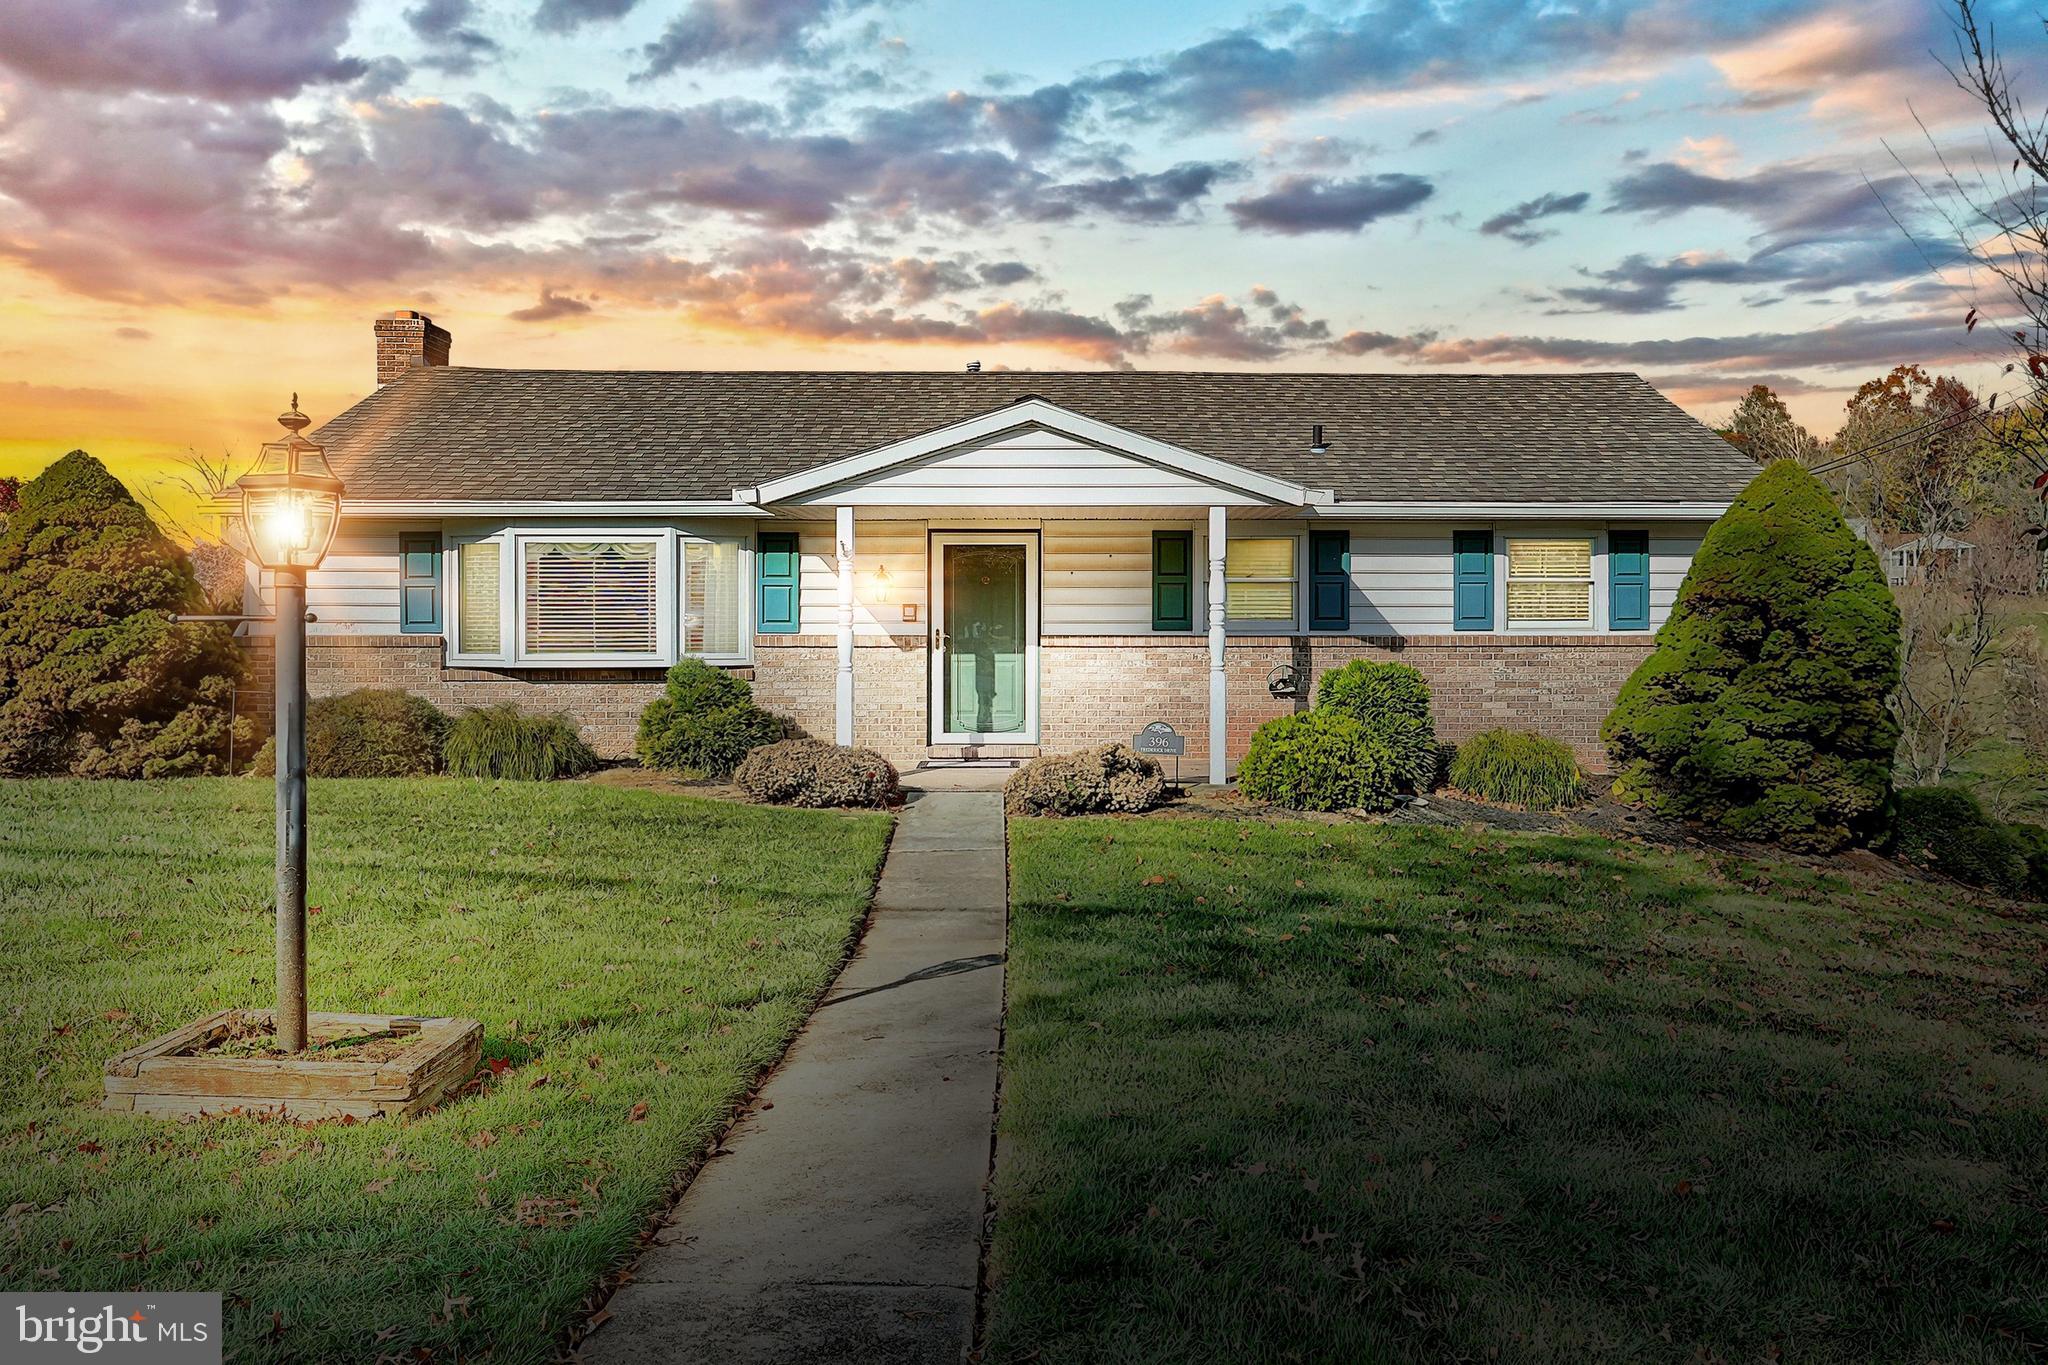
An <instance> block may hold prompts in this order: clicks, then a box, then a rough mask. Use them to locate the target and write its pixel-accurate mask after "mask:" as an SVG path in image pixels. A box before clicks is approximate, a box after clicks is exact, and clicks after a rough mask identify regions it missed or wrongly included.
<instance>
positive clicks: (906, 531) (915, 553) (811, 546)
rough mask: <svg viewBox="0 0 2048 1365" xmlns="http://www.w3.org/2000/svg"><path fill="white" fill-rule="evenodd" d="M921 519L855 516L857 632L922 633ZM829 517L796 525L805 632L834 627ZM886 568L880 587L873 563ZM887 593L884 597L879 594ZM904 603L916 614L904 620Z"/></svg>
mask: <svg viewBox="0 0 2048 1365" xmlns="http://www.w3.org/2000/svg"><path fill="white" fill-rule="evenodd" d="M925 535H926V531H925V523H923V522H922V521H864V520H856V521H855V522H854V528H853V599H854V607H853V630H854V633H855V634H856V635H868V636H877V635H914V636H915V635H923V634H924V632H925V629H926V622H927V620H928V618H927V616H926V614H925V609H926V607H927V606H928V605H929V603H928V602H927V601H926V593H925ZM832 537H833V529H832V525H831V523H830V522H824V523H805V524H804V525H802V526H800V527H799V528H798V535H797V549H798V551H799V552H800V553H801V554H802V556H803V568H802V575H801V577H800V579H799V581H798V591H799V593H800V594H801V600H800V605H799V607H798V613H799V614H798V617H797V625H798V628H799V629H800V630H801V631H802V632H803V633H804V634H806V635H829V634H831V633H832V632H833V631H835V630H837V629H839V558H838V549H837V547H836V546H834V545H833V543H832ZM884 568H886V569H887V570H888V575H889V581H888V585H887V587H886V588H884V586H883V584H882V582H881V580H880V579H879V578H877V577H876V573H875V571H876V570H877V569H884ZM884 598H886V599H887V600H883V599H884ZM905 603H911V604H914V605H915V606H916V607H917V619H916V620H915V621H905V620H904V619H903V606H904V604H905Z"/></svg>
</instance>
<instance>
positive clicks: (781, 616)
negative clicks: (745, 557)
mask: <svg viewBox="0 0 2048 1365" xmlns="http://www.w3.org/2000/svg"><path fill="white" fill-rule="evenodd" d="M802 577H803V556H802V555H800V554H798V553H797V548H796V532H794V531H763V532H761V534H760V536H759V538H757V539H756V540H755V542H754V629H755V630H756V631H759V632H760V633H761V634H763V635H794V634H796V632H797V619H798V614H799V607H800V602H801V598H802V582H801V580H802Z"/></svg>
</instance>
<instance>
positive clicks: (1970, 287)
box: [0, 0, 2048, 492]
mask: <svg viewBox="0 0 2048 1365" xmlns="http://www.w3.org/2000/svg"><path fill="white" fill-rule="evenodd" d="M1979 8H1980V10H1983V11H1985V12H1986V13H1987V14H1988V15H1989V16H1990V17H1991V18H1993V19H1994V20H1996V21H1997V22H1998V25H1999V28H1998V33H1999V38H2000V42H2001V46H2002V48H2003V49H2004V51H2005V53H2006V56H2007V59H2008V63H2009V65H2011V66H2012V67H2013V68H2014V72H2015V75H2016V76H2017V77H2018V78H2019V81H2020V86H2021V89H2022V92H2023V94H2024V93H2026V92H2028V91H2029V90H2031V89H2034V88H2035V87H2032V86H2030V85H2029V82H2028V80H2027V76H2028V74H2029V70H2030V68H2035V69H2038V68H2039V67H2040V66H2041V65H2042V58H2044V57H2048V41H2044V37H2043V30H2042V25H2041V23H2040V21H2039V20H2038V19H2037V18H2035V17H2034V16H2033V12H2032V10H2031V9H2029V8H2027V7H2025V6H2024V5H2021V4H2017V3H2010V0H1983V2H1982V3H1980V5H1979ZM1953 53H1954V39H1953V34H1952V32H1951V28H1950V10H1949V7H1948V6H1947V5H1946V4H1944V3H1942V2H1941V0H1854V2H1853V3H1843V4H1830V3H1817V2H1814V0H1716V2H1715V3H1712V4H1705V3H1691V2H1690V0H1356V2H1355V3H1349V4H1333V5H1324V4H1285V5H1279V6H1270V5H1257V4H1254V5H1250V6H1247V5H1245V4H1243V3H1241V0H1240V3H1219V2H1217V0H1174V2H1173V3H1166V2H1164V0H1117V2H1116V3H1103V0H1057V2H1056V3H1025V2H1024V0H1010V2H1009V3H991V2H990V0H980V2H979V3H975V4H960V3H952V2H951V0H396V2H393V3H387V2H386V0H0V474H10V473H12V474H28V473H33V472H34V471H35V470H37V469H39V468H41V467H42V466H43V465H44V464H46V463H48V462H49V461H50V460H52V459H55V458H56V457H57V456H59V455H61V454H63V453H64V452H65V451H67V450H70V449H73V448H78V447H83V448H85V449H88V450H90V451H92V452H93V453H94V454H96V455H99V456H100V457H101V458H102V459H104V460H105V461H106V462H107V463H108V464H109V466H110V467H112V468H113V469H114V470H115V471H116V472H117V473H119V474H121V475H122V476H123V477H124V478H126V479H128V480H129V482H130V484H131V486H136V487H139V488H144V489H148V488H155V489H157V490H158V491H159V492H161V491H163V489H164V488H165V483H164V480H165V479H166V477H167V471H170V470H173V469H175V467H176V466H177V464H178V462H179V461H180V460H181V459H183V458H184V457H185V456H186V455H187V454H188V453H190V452H197V453H199V454H203V455H206V456H209V457H213V458H219V457H222V456H227V457H229V458H230V459H246V458H248V457H249V456H251V455H253V453H254V451H255V449H256V447H257V445H258V444H260V443H261V442H262V441H264V440H267V439H270V438H272V437H273V436H275V435H276V434H277V428H276V427H275V425H274V423H273V422H272V420H271V418H272V416H273V415H274V414H275V413H276V412H278V411H279V410H280V409H281V408H282V406H283V405H284V403H285V401H286V400H287V398H288V397H289V396H290V395H291V394H292V393H294V392H296V393H298V394H300V395H301V401H302V404H303V406H304V407H305V408H306V410H307V411H308V412H310V413H312V414H313V415H314V416H315V418H316V419H319V418H323V417H326V416H329V415H331V414H333V413H335V412H338V411H340V410H341V409H343V408H345V407H347V406H348V405H349V404H350V403H352V402H354V401H356V400H357V399H359V398H361V397H362V396H363V395H364V394H365V393H366V392H367V391H368V390H369V389H371V388H372V387H373V386H374V366H373V346H372V333H371V324H372V321H373V319H374V318H375V316H376V314H377V313H379V312H381V311H384V310H388V309H392V308H404V307H411V308H418V309H421V310H423V311H425V312H427V313H429V314H430V315H431V316H432V317H433V318H434V319H435V321H436V322H438V323H440V324H441V325H443V326H445V327H447V328H448V329H449V330H450V331H451V332H452V333H453V334H454V356H453V358H454V361H455V363H457V364H469V365H486V366H539V367H575V368H616V369H692V368H752V369H820V368H843V369H875V368H895V369H931V368H942V369H951V368H955V367H958V366H960V365H962V364H964V363H966V362H968V361H979V362H981V363H982V365H983V366H984V367H985V368H995V367H998V366H1007V367H1012V368H1020V369H1021V368H1038V369H1045V368H1101V367H1111V366H1133V367H1138V368H1162V369H1163V368H1175V369H1219V370H1238V369H1292V370H1325V371H1327V370H1338V371H1342V370H1354V371H1355V370H1403V369H1426V370H1439V371H1446V370H1447V371H1461V370H1469V371H1485V372H1500V371H1516V370H1531V369H1535V370H1559V369H1566V370H1572V369H1577V370H1588V369H1601V370H1615V369H1625V370H1633V371H1636V372H1638V373H1640V374H1642V375H1644V376H1645V377H1646V378H1648V379H1649V380H1651V381H1652V382H1653V383H1655V384H1657V385H1658V386H1659V387H1660V388H1662V389H1663V390H1664V391H1665V392H1666V393H1668V394H1670V395H1671V396H1672V397H1673V398H1674V399H1675V400H1677V401H1678V402H1680V403H1681V404H1683V405H1684V406H1685V407H1687V408H1688V409H1689V410H1690V411H1692V412H1694V413H1696V414H1698V415H1700V416H1701V417H1703V418H1706V419H1708V420H1713V419H1715V418H1716V417H1719V416H1721V415H1723V414H1725V413H1726V412H1727V411H1728V409H1729V408H1730V407H1731V406H1732V404H1733V402H1734V400H1735V399H1736V398H1737V397H1738V396H1739V395H1740V394H1741V393H1742V392H1743V391H1744V390H1745V389H1747V388H1748V387H1749V386H1750V385H1751V384H1755V383H1764V384H1769V385H1771V386H1772V387H1773V388H1775V389H1776V390H1777V391H1778V392H1779V393H1780V394H1781V395H1783V396H1784V397H1785V398H1786V400H1787V401H1788V403H1789V404H1790V405H1791V407H1792V409H1793V411H1794V413H1795V415H1797V416H1798V417H1800V418H1801V419H1802V420H1803V421H1805V422H1806V423H1807V424H1808V425H1810V426H1811V427H1813V428H1814V429H1815V430H1816V431H1817V432H1818V433H1819V434H1821V435H1823V436H1826V435H1828V434H1831V433H1832V432H1833V430H1834V429H1835V427H1836V426H1837V425H1838V424H1839V422H1840V417H1841V411H1842V404H1843V401H1844V399H1845V398H1846V397H1847V396H1848V393H1849V392H1850V391H1852V390H1853V389H1854V388H1855V386H1856V385H1857V384H1859V383H1861V382H1862V381H1863V380H1864V379H1866V378H1870V377H1872V376H1874V375H1878V374H1881V373H1883V372H1884V371H1886V370H1888V369H1889V368H1891V367H1892V366H1893V365H1895V364H1900V363H1909V362H1918V363H1922V364H1925V365H1927V366H1929V367H1930V368H1931V369H1936V370H1940V371H1948V372H1955V373H1959V374H1962V375H1963V376H1964V377H1965V378H1967V379H1969V380H1970V381H1971V382H1972V383H1974V384H1977V385H1979V386H1980V387H1981V388H1982V389H1983V390H1984V391H1985V392H1987V393H1988V392H1990V391H1992V390H1995V389H1997V388H1998V387H1999V386H2000V385H2002V384H2003V385H2007V386H2011V384H2012V381H2011V379H2010V377H2009V376H2002V374H2001V370H2002V366H2003V363H2004V361H2005V360H2006V358H2007V357H2006V356H2005V355H2004V354H2003V353H2002V352H2001V351H2000V349H1999V336H2000V334H1999V333H1998V332H1997V330H1996V328H1995V326H1992V327H1982V328H1979V329H1978V330H1977V331H1975V332H1970V331H1966V330H1965V327H1964V317H1965V314H1966V313H1967V312H1968V310H1969V309H1970V308H1971V307H1973V306H1975V307H1979V308H1981V309H1982V310H1983V311H1984V315H1985V316H1986V317H1987V318H1994V319H1995V318H1996V316H1997V315H1998V314H1999V312H2000V310H2001V308H2002V302H2001V299H2000V297H1999V295H1998V292H1997V289H1996V282H1995V281H1993V280H1989V279H1986V278H1981V277H1978V276H1973V275H1972V273H1971V272H1970V270H1969V269H1968V268H1967V260H1966V259H1965V257H1964V253H1963V251H1962V248H1961V244H1960V243H1959V241H1958V238H1957V235H1956V233H1955V231H1954V230H1953V228H1952V227H1951V226H1950V225H1949V223H1948V221H1947V220H1946V219H1945V217H1944V213H1943V210H1944V208H1945V207H1946V208H1949V209H1953V208H1954V205H1953V204H1952V203H1945V202H1944V198H1943V195H1942V191H1941V188H1940V179H1939V174H1938V171H1939V164H1940V163H1939V161H1938V158H1939V159H1941V160H1945V161H1946V163H1947V164H1948V165H1949V166H1951V167H1954V168H1960V169H1962V170H1963V171H1964V173H1965V175H1966V177H1967V176H1969V175H1973V174H1975V173H1976V171H1977V170H1978V169H1980V168H1981V169H1984V170H1986V171H1987V172H1988V173H1989V174H1991V175H1992V176H1993V177H1995V176H1996V175H1997V174H1998V173H1999V172H2000V171H2002V170H2003V162H2004V160H2005V158H2004V157H2003V156H2002V154H2001V153H2000V152H1999V150H1998V149H1997V148H1995V147H1994V146H1992V145H1991V144H1990V143H1989V142H1988V141H1987V139H1986V137H1985V134H1984V129H1983V122H1984V121H1983V119H1982V117H1981V114H1980V112H1979V111H1978V110H1976V109H1975V108H1974V106H1972V105H1971V104H1970V103H1969V102H1968V101H1967V100H1966V99H1964V98H1963V97H1962V96H1961V95H1960V93H1959V92H1958V91H1957V90H1956V89H1955V87H1954V86H1953V84H1952V83H1951V81H1950V80H1949V77H1948V76H1947V75H1946V73H1945V72H1944V71H1943V68H1942V64H1941V59H1942V58H1943V57H1944V56H1948V57H1951V58H1952V57H1953ZM2038 88H2039V90H2040V91H2041V92H2042V93H2043V94H2044V95H2048V80H2044V81H2043V83H2042V84H2041V85H2040V86H2039V87H2038Z"/></svg>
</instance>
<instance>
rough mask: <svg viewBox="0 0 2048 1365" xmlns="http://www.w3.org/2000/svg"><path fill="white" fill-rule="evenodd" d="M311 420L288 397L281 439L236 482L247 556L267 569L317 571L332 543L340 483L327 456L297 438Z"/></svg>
mask: <svg viewBox="0 0 2048 1365" xmlns="http://www.w3.org/2000/svg"><path fill="white" fill-rule="evenodd" d="M312 420H313V419H312V418H310V417H308V416H306V414H305V413H303V412H300V411H299V396H298V395H297V394H293V395H292V407H291V411H290V412H287V413H284V414H282V415H281V416H279V418H278V419H277V424H278V425H279V426H281V427H283V428H284V429H285V437H284V439H283V440H281V441H272V442H271V443H270V444H268V445H266V446H264V447H263V451H262V453H261V455H260V456H259V457H258V458H257V461H256V467H255V468H254V469H252V470H250V471H249V472H248V473H247V474H244V475H243V476H242V477H241V478H239V479H237V480H236V481H235V488H236V489H237V490H238V491H239V492H240V493H241V495H242V528H243V530H244V531H245V532H246V533H247V535H248V537H249V549H250V552H251V553H252V554H254V555H255V557H256V561H257V563H259V564H261V565H262V566H263V567H264V568H266V569H278V570H286V569H298V570H305V569H312V568H317V567H319V564H320V561H321V560H322V559H325V558H326V557H327V547H328V545H329V544H330V543H331V542H332V541H333V540H334V527H335V523H336V522H337V521H338V520H339V519H340V516H341V492H342V488H341V480H340V479H338V478H336V477H335V476H334V469H333V467H332V466H330V465H329V464H328V463H327V452H326V451H325V450H324V449H322V448H321V447H320V446H319V445H318V444H316V443H314V442H312V441H309V440H307V439H306V438H305V437H304V436H303V435H301V434H300V433H302V432H303V431H305V429H306V427H307V426H308V425H309V424H310V423H311V422H312Z"/></svg>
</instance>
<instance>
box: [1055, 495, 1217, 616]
mask: <svg viewBox="0 0 2048 1365" xmlns="http://www.w3.org/2000/svg"><path fill="white" fill-rule="evenodd" d="M1193 529H1194V527H1193V526H1192V524H1191V523H1188V522H1174V523H1167V522H1149V521H1108V520H1104V521H1049V522H1047V523H1046V524H1045V532H1044V544H1043V546H1042V548H1041V550H1040V560H1039V563H1040V575H1041V578H1042V580H1043V582H1044V593H1045V606H1044V609H1043V611H1042V612H1041V614H1040V620H1041V621H1042V622H1043V625H1042V627H1041V629H1042V630H1043V632H1044V633H1045V634H1047V635H1145V634H1150V633H1151V630H1152V532H1153V531H1154V530H1193ZM1197 540H1198V541H1199V536H1198V537H1197ZM1196 577H1197V578H1200V577H1201V574H1200V569H1199V565H1198V566H1197V572H1196Z"/></svg>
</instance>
